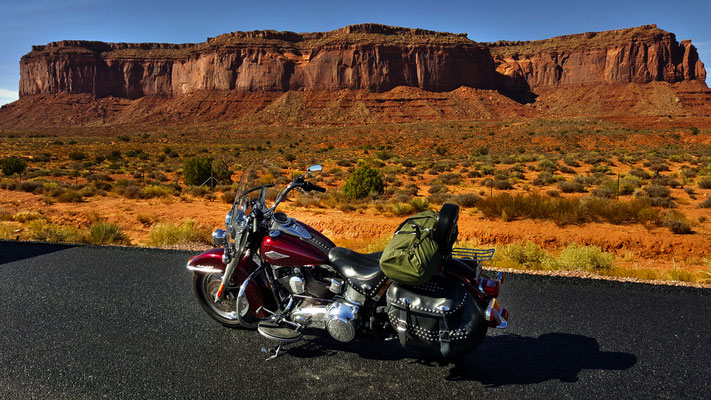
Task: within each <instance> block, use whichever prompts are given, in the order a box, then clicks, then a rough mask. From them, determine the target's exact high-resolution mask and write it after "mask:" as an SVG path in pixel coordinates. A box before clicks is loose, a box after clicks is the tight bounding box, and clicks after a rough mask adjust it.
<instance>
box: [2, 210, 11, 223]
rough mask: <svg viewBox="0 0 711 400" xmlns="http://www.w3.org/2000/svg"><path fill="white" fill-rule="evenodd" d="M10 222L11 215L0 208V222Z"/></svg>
mask: <svg viewBox="0 0 711 400" xmlns="http://www.w3.org/2000/svg"><path fill="white" fill-rule="evenodd" d="M10 220H12V213H11V212H10V211H8V210H6V209H4V208H0V221H10Z"/></svg>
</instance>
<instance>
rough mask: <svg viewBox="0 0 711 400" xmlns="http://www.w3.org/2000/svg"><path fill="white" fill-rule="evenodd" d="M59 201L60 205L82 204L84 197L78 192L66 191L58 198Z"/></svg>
mask: <svg viewBox="0 0 711 400" xmlns="http://www.w3.org/2000/svg"><path fill="white" fill-rule="evenodd" d="M57 201H58V202H60V203H81V202H82V201H84V197H83V196H82V195H81V193H79V192H78V191H76V190H71V189H69V190H65V191H64V192H62V193H60V194H59V195H58V196H57Z"/></svg>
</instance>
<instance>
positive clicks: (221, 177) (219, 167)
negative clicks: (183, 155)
mask: <svg viewBox="0 0 711 400" xmlns="http://www.w3.org/2000/svg"><path fill="white" fill-rule="evenodd" d="M212 176H214V177H215V179H217V180H218V181H219V182H220V184H222V185H228V184H230V183H232V171H230V168H229V167H228V166H227V163H226V162H225V161H223V160H217V161H215V162H213V163H212ZM203 182H204V181H203ZM201 183H202V182H201Z"/></svg>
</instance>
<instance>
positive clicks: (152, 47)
mask: <svg viewBox="0 0 711 400" xmlns="http://www.w3.org/2000/svg"><path fill="white" fill-rule="evenodd" d="M705 78H706V72H705V70H704V65H703V63H701V61H700V60H699V57H698V54H697V52H696V49H695V48H694V46H693V45H691V42H690V41H683V42H681V43H678V42H677V41H676V38H675V36H674V34H672V33H669V32H665V31H663V30H661V29H659V28H657V27H656V26H655V25H647V26H642V27H638V28H631V29H623V30H617V31H607V32H600V33H585V34H578V35H569V36H561V37H556V38H552V39H548V40H542V41H534V42H496V43H487V44H484V43H477V42H474V41H471V40H469V39H468V38H467V37H466V35H465V34H452V33H443V32H434V31H427V30H422V29H410V28H397V27H389V26H384V25H378V24H361V25H351V26H346V27H345V28H342V29H338V30H335V31H331V32H317V33H302V34H300V33H293V32H276V31H253V32H233V33H229V34H224V35H220V36H218V37H215V38H208V39H207V41H206V42H204V43H195V44H161V43H104V42H89V41H76V40H65V41H60V42H52V43H49V44H47V45H44V46H33V48H32V51H31V52H30V53H28V54H26V55H25V56H23V57H22V59H21V61H20V97H26V96H30V95H36V94H53V93H88V94H92V95H94V96H97V97H107V96H114V97H120V98H129V99H136V98H140V97H144V96H160V97H177V96H181V95H186V94H190V93H195V92H200V91H205V90H207V91H210V90H218V91H232V90H237V91H247V92H286V91H289V90H340V89H350V90H368V91H372V92H385V91H389V90H391V89H393V88H395V87H398V86H410V87H417V88H420V89H424V90H428V91H433V92H445V91H451V90H454V89H456V88H458V87H461V86H465V87H472V88H480V89H494V90H507V91H529V90H536V89H540V88H554V87H564V86H575V85H597V84H615V83H629V82H633V83H648V82H652V81H666V82H670V83H673V82H680V81H687V80H700V81H704V80H705Z"/></svg>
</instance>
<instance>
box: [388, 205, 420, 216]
mask: <svg viewBox="0 0 711 400" xmlns="http://www.w3.org/2000/svg"><path fill="white" fill-rule="evenodd" d="M390 212H392V213H393V215H395V216H398V217H403V216H405V215H411V214H414V213H415V207H413V206H412V205H411V204H410V203H401V202H397V203H395V204H393V205H392V207H390Z"/></svg>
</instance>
